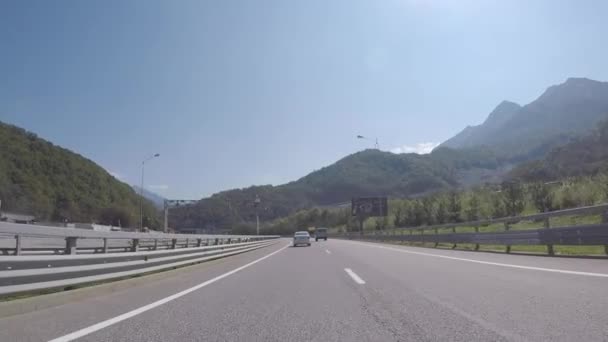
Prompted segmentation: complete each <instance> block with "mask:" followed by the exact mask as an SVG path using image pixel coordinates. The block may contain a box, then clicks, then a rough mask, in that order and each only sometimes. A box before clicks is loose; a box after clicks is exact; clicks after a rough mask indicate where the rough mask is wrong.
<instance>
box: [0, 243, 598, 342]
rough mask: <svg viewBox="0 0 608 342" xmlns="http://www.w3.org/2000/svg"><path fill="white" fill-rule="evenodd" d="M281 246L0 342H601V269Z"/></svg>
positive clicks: (30, 324)
mask: <svg viewBox="0 0 608 342" xmlns="http://www.w3.org/2000/svg"><path fill="white" fill-rule="evenodd" d="M288 246H289V240H287V239H281V240H279V241H277V243H276V244H274V245H272V246H270V247H266V248H262V249H259V250H255V251H252V252H249V253H245V254H242V255H237V256H233V257H228V258H225V259H221V260H217V261H214V262H210V263H206V264H201V265H198V266H192V267H188V268H183V269H180V270H177V271H172V272H166V275H163V276H162V277H160V278H159V277H158V276H157V277H156V278H154V279H152V278H150V279H149V281H146V279H147V278H146V277H142V278H140V279H138V280H139V282H140V283H139V284H138V285H133V286H129V287H125V288H121V289H117V290H113V291H102V290H101V289H103V287H104V285H102V286H100V287H99V289H100V290H99V293H95V291H96V290H95V289H88V290H87V291H89V292H90V293H91V295H88V296H87V297H85V298H79V299H78V300H71V301H70V300H68V301H66V302H65V303H63V304H62V305H59V306H54V307H50V308H45V309H42V310H36V311H32V312H28V313H23V314H19V315H15V316H10V317H5V318H2V319H0V341H3V342H11V341H50V340H54V341H70V340H78V341H142V342H143V341H163V342H164V341H608V261H606V260H592V259H568V258H550V257H535V256H517V255H503V254H491V253H476V252H464V251H452V250H436V249H424V248H415V247H403V246H395V245H385V244H377V243H361V242H354V241H340V240H331V239H330V240H329V241H327V242H323V241H320V242H314V241H313V242H312V246H311V247H295V248H294V247H288ZM76 291H81V290H76ZM76 291H73V292H76ZM59 295H65V294H59ZM29 300H30V301H31V300H34V301H41V302H43V301H44V300H45V296H40V297H37V298H33V299H29Z"/></svg>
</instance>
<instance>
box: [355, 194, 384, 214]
mask: <svg viewBox="0 0 608 342" xmlns="http://www.w3.org/2000/svg"><path fill="white" fill-rule="evenodd" d="M351 211H352V215H353V216H358V217H374V216H387V215H388V201H387V199H386V197H358V198H353V200H352V203H351Z"/></svg>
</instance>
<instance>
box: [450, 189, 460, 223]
mask: <svg viewBox="0 0 608 342" xmlns="http://www.w3.org/2000/svg"><path fill="white" fill-rule="evenodd" d="M461 210H462V206H461V204H460V197H459V196H458V193H457V192H456V191H452V192H450V193H449V194H448V220H449V221H450V222H460V221H461V219H460V211H461Z"/></svg>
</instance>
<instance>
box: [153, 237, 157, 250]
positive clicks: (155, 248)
mask: <svg viewBox="0 0 608 342" xmlns="http://www.w3.org/2000/svg"><path fill="white" fill-rule="evenodd" d="M157 249H158V239H154V247H152V250H154V251H155V250H157Z"/></svg>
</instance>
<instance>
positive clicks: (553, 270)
mask: <svg viewBox="0 0 608 342" xmlns="http://www.w3.org/2000/svg"><path fill="white" fill-rule="evenodd" d="M349 242H351V243H354V244H357V245H362V246H367V247H374V248H382V249H388V250H391V251H396V252H401V253H408V254H416V255H424V256H430V257H435V258H442V259H449V260H458V261H467V262H472V263H476V264H483V265H492V266H500V267H509V268H518V269H522V270H532V271H543V272H552V273H562V274H572V275H582V276H589V277H600V278H608V274H606V273H594V272H581V271H570V270H561V269H557V268H544V267H536V266H523V265H514V264H505V263H500V262H492V261H483V260H475V259H467V258H458V257H451V256H447V255H441V254H432V253H424V252H414V251H409V250H405V249H399V248H393V247H387V246H376V245H374V244H373V243H363V242H355V241H349Z"/></svg>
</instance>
